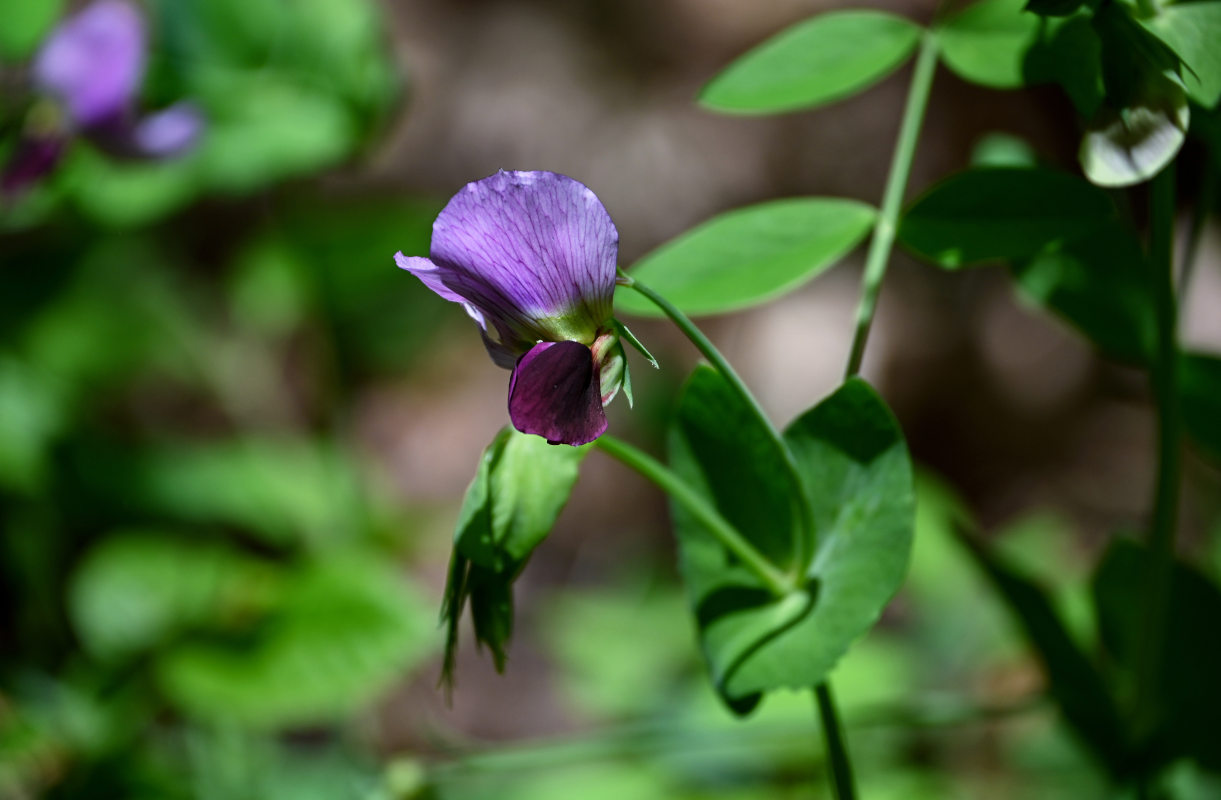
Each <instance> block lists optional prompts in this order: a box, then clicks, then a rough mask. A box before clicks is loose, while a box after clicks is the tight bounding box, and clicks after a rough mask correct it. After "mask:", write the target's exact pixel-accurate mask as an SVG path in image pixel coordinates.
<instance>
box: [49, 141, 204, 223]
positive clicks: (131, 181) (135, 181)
mask: <svg viewBox="0 0 1221 800" xmlns="http://www.w3.org/2000/svg"><path fill="white" fill-rule="evenodd" d="M197 159H198V156H197V155H196V154H188V155H185V156H183V157H181V158H179V159H174V160H169V161H157V162H134V161H116V160H115V159H113V158H110V157H108V156H106V155H104V154H102V153H100V152H98V151H97V150H94V149H93V148H92V147H89V146H87V145H84V144H80V145H78V146H76V147H73V148H72V150H71V151H70V155H69V157H68V158H67V159H66V160H65V162H64V163H63V164H62V167H61V170H60V173H59V174H60V176H61V177H60V180H59V184H60V186H62V187H63V189H64V191H65V192H66V193H68V194H69V195H71V197H72V199H73V200H74V201H75V202H76V205H77V206H78V207H79V208H80V210H81V211H82V212H84V213H85V214H86V215H88V216H89V217H90V218H92V219H94V220H97V221H98V222H101V223H103V224H105V225H111V226H114V227H120V228H131V227H137V226H141V225H147V224H149V223H151V222H153V221H155V220H157V219H158V218H159V217H162V216H164V215H166V214H169V213H171V212H173V211H176V210H178V209H180V208H182V207H183V206H184V205H186V203H187V202H188V201H189V200H190V199H191V198H192V196H193V195H194V193H195V191H196V189H197V184H198V182H199V171H198V169H199V168H198V160H197Z"/></svg>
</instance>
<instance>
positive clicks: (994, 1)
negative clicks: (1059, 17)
mask: <svg viewBox="0 0 1221 800" xmlns="http://www.w3.org/2000/svg"><path fill="white" fill-rule="evenodd" d="M1024 6H1025V0H982V2H979V3H975V4H974V5H972V6H970V7H968V8H966V9H964V10H963V11H962V12H960V13H958V14H956V15H954V16H953V17H951V18H950V19H949V20H947V21H946V23H945V24H944V25H942V26H941V27H939V28H938V29H937V40H938V42H939V44H940V47H941V57H942V60H943V61H944V62H945V64H946V66H948V67H949V68H950V69H952V70H953V71H954V72H955V73H957V74H958V76H959V77H961V78H962V79H963V80H967V81H970V82H971V83H978V84H982V85H983V86H989V87H991V88H993V89H1016V88H1018V87H1019V86H1023V85H1024V84H1025V81H1024V79H1023V72H1022V67H1023V63H1024V62H1025V60H1026V53H1027V51H1028V50H1030V48H1031V47H1032V46H1033V45H1034V44H1035V43H1036V41H1037V40H1038V35H1039V25H1040V24H1041V22H1040V18H1039V16H1038V15H1037V14H1032V13H1028V12H1025V11H1023V10H1022V9H1023V7H1024Z"/></svg>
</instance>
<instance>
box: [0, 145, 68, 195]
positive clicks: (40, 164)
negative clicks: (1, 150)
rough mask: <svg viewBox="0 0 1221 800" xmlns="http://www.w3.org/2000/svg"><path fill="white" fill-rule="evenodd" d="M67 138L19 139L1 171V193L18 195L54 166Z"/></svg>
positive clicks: (61, 153)
mask: <svg viewBox="0 0 1221 800" xmlns="http://www.w3.org/2000/svg"><path fill="white" fill-rule="evenodd" d="M65 146H66V142H65V141H64V140H63V139H62V138H60V137H53V136H48V137H42V138H26V139H21V140H20V141H19V142H17V147H16V148H14V150H13V154H12V155H11V156H10V157H9V160H8V163H7V164H5V165H4V171H3V173H2V174H0V196H3V197H5V198H16V197H17V196H18V195H20V194H21V193H22V192H24V191H25V190H26V189H28V188H29V187H30V186H32V185H33V184H35V183H37V182H38V181H39V180H40V179H41V178H42V177H43V176H44V175H46V174H47V173H49V172H51V170H53V169H55V165H56V164H58V163H59V159H60V156H62V155H63V152H64V147H65Z"/></svg>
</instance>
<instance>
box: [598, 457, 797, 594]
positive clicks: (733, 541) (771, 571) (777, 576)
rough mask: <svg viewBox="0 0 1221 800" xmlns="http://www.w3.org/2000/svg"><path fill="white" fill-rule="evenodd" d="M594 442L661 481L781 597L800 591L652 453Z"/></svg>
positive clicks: (664, 488) (660, 483) (663, 488)
mask: <svg viewBox="0 0 1221 800" xmlns="http://www.w3.org/2000/svg"><path fill="white" fill-rule="evenodd" d="M594 445H595V446H596V447H597V448H598V449H600V450H601V451H602V452H604V453H606V454H607V455H608V456H611V457H612V458H616V459H618V460H619V461H620V462H622V463H623V464H625V465H627V466H629V467H631V468H632V469H634V470H636V471H637V472H639V473H640V474H641V475H643V476H644V477H645V478H648V479H649V480H651V481H652V482H653V483H655V484H657V486H658V488H660V489H661V490H662V491H664V492H665V493H666V494H668V495H670V496H671V497H673V498H674V499H675V500H676V501H678V502H679V503H681V504H682V506H683V507H684V508H686V509H687V511H688V512H690V513H691V515H692V516H694V517H695V518H696V519H697V520H699V522H700V524H702V525H703V526H704V527H705V528H706V529H707V530H708V532H709V533H711V534H712V535H713V536H714V537H715V538H716V540H717V541H718V542H720V543H721V545H722V546H723V547H724V548H725V549H726V550H728V551H729V552H731V553H733V554H734V555H735V556H737V558H738V560H739V561H741V562H742V566H744V567H746V568H747V569H748V570H750V571H751V572H753V573H754V574H755V576H756V577H757V578H758V579H759V580H760V581H762V582H763V583H764V585H766V586H767V588H768V589H769V590H771V592H772V593H773V594H774V595H776V596H777V597H784V596H785V595H787V594H790V593H792V592H793V591H796V589H797V587H796V586H795V585H794V583H793V581H792V580H791V579H790V578H789V577H788V576H786V575H785V574H784V573H783V572H781V571H780V570H779V569H777V568H776V566H775V565H774V564H772V562H771V561H768V560H767V558H766V557H764V556H763V554H762V553H760V552H759V551H758V550H756V549H755V548H754V547H753V546H752V545H751V543H750V542H748V541H746V539H744V538H743V537H742V534H740V533H738V531H737V529H736V528H734V526H733V525H731V524H730V523H729V522H728V521H727V520H726V519H725V518H724V517H722V516H721V515H720V513H719V512H718V511H717V510H716V509H715V508H713V507H712V506H711V505H710V504H709V503H708V502H707V501H706V500H705V499H704V498H703V497H701V496H700V495H699V494H698V493H696V491H695V490H694V489H692V488H691V487H690V486H688V485H687V484H686V482H685V481H683V479H682V478H680V477H678V476H677V475H675V474H674V473H673V472H672V471H670V469H669V468H668V467H666V466H665V465H664V464H662V463H661V462H660V461H658V460H657V459H655V458H653V457H652V456H651V455H649V454H648V453H646V452H644V451H643V450H640V449H639V448H636V447H633V446H632V445H630V444H628V443H627V442H625V441H623V440H622V439H616V438H615V437H614V436H601V437H599V438H598V439H597V441H595V442H594Z"/></svg>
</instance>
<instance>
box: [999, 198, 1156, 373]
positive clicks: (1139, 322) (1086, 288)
mask: <svg viewBox="0 0 1221 800" xmlns="http://www.w3.org/2000/svg"><path fill="white" fill-rule="evenodd" d="M1014 274H1015V276H1016V278H1017V282H1018V287H1019V289H1020V290H1021V292H1022V294H1024V295H1025V296H1026V297H1028V298H1030V299H1032V300H1034V301H1035V302H1036V303H1038V304H1040V305H1042V306H1045V307H1046V308H1048V309H1050V310H1052V311H1054V312H1056V313H1057V314H1059V315H1060V316H1062V317H1064V318H1065V319H1066V320H1067V321H1068V322H1069V323H1070V324H1071V325H1072V326H1073V327H1075V328H1076V329H1077V330H1078V331H1080V332H1081V333H1082V334H1084V335H1085V336H1086V337H1087V338H1089V339H1090V340H1091V341H1093V342H1094V344H1095V345H1096V346H1097V347H1098V348H1099V349H1100V350H1102V352H1104V353H1106V354H1107V355H1108V356H1110V357H1112V358H1117V359H1119V360H1121V361H1127V362H1130V363H1135V364H1146V363H1149V362H1150V361H1151V359H1152V354H1153V352H1154V347H1155V342H1156V337H1157V320H1156V313H1155V311H1154V308H1153V300H1152V297H1153V294H1152V290H1151V289H1150V288H1149V286H1148V275H1149V271H1148V270H1147V269H1146V268H1145V260H1144V249H1143V248H1142V247H1141V243H1140V241H1139V240H1138V239H1137V238H1136V234H1135V233H1134V232H1133V231H1132V229H1131V228H1129V227H1127V226H1126V225H1122V224H1120V223H1118V222H1111V223H1109V224H1106V225H1104V226H1102V227H1099V228H1097V229H1096V230H1094V231H1093V232H1092V233H1090V234H1089V235H1087V236H1085V237H1083V238H1078V239H1075V240H1073V241H1071V242H1068V243H1066V244H1064V245H1063V246H1062V247H1060V248H1059V249H1056V248H1053V249H1050V250H1048V251H1047V252H1044V253H1041V254H1040V255H1038V256H1036V257H1034V258H1032V259H1030V260H1029V261H1026V262H1024V263H1019V264H1016V265H1014Z"/></svg>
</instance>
